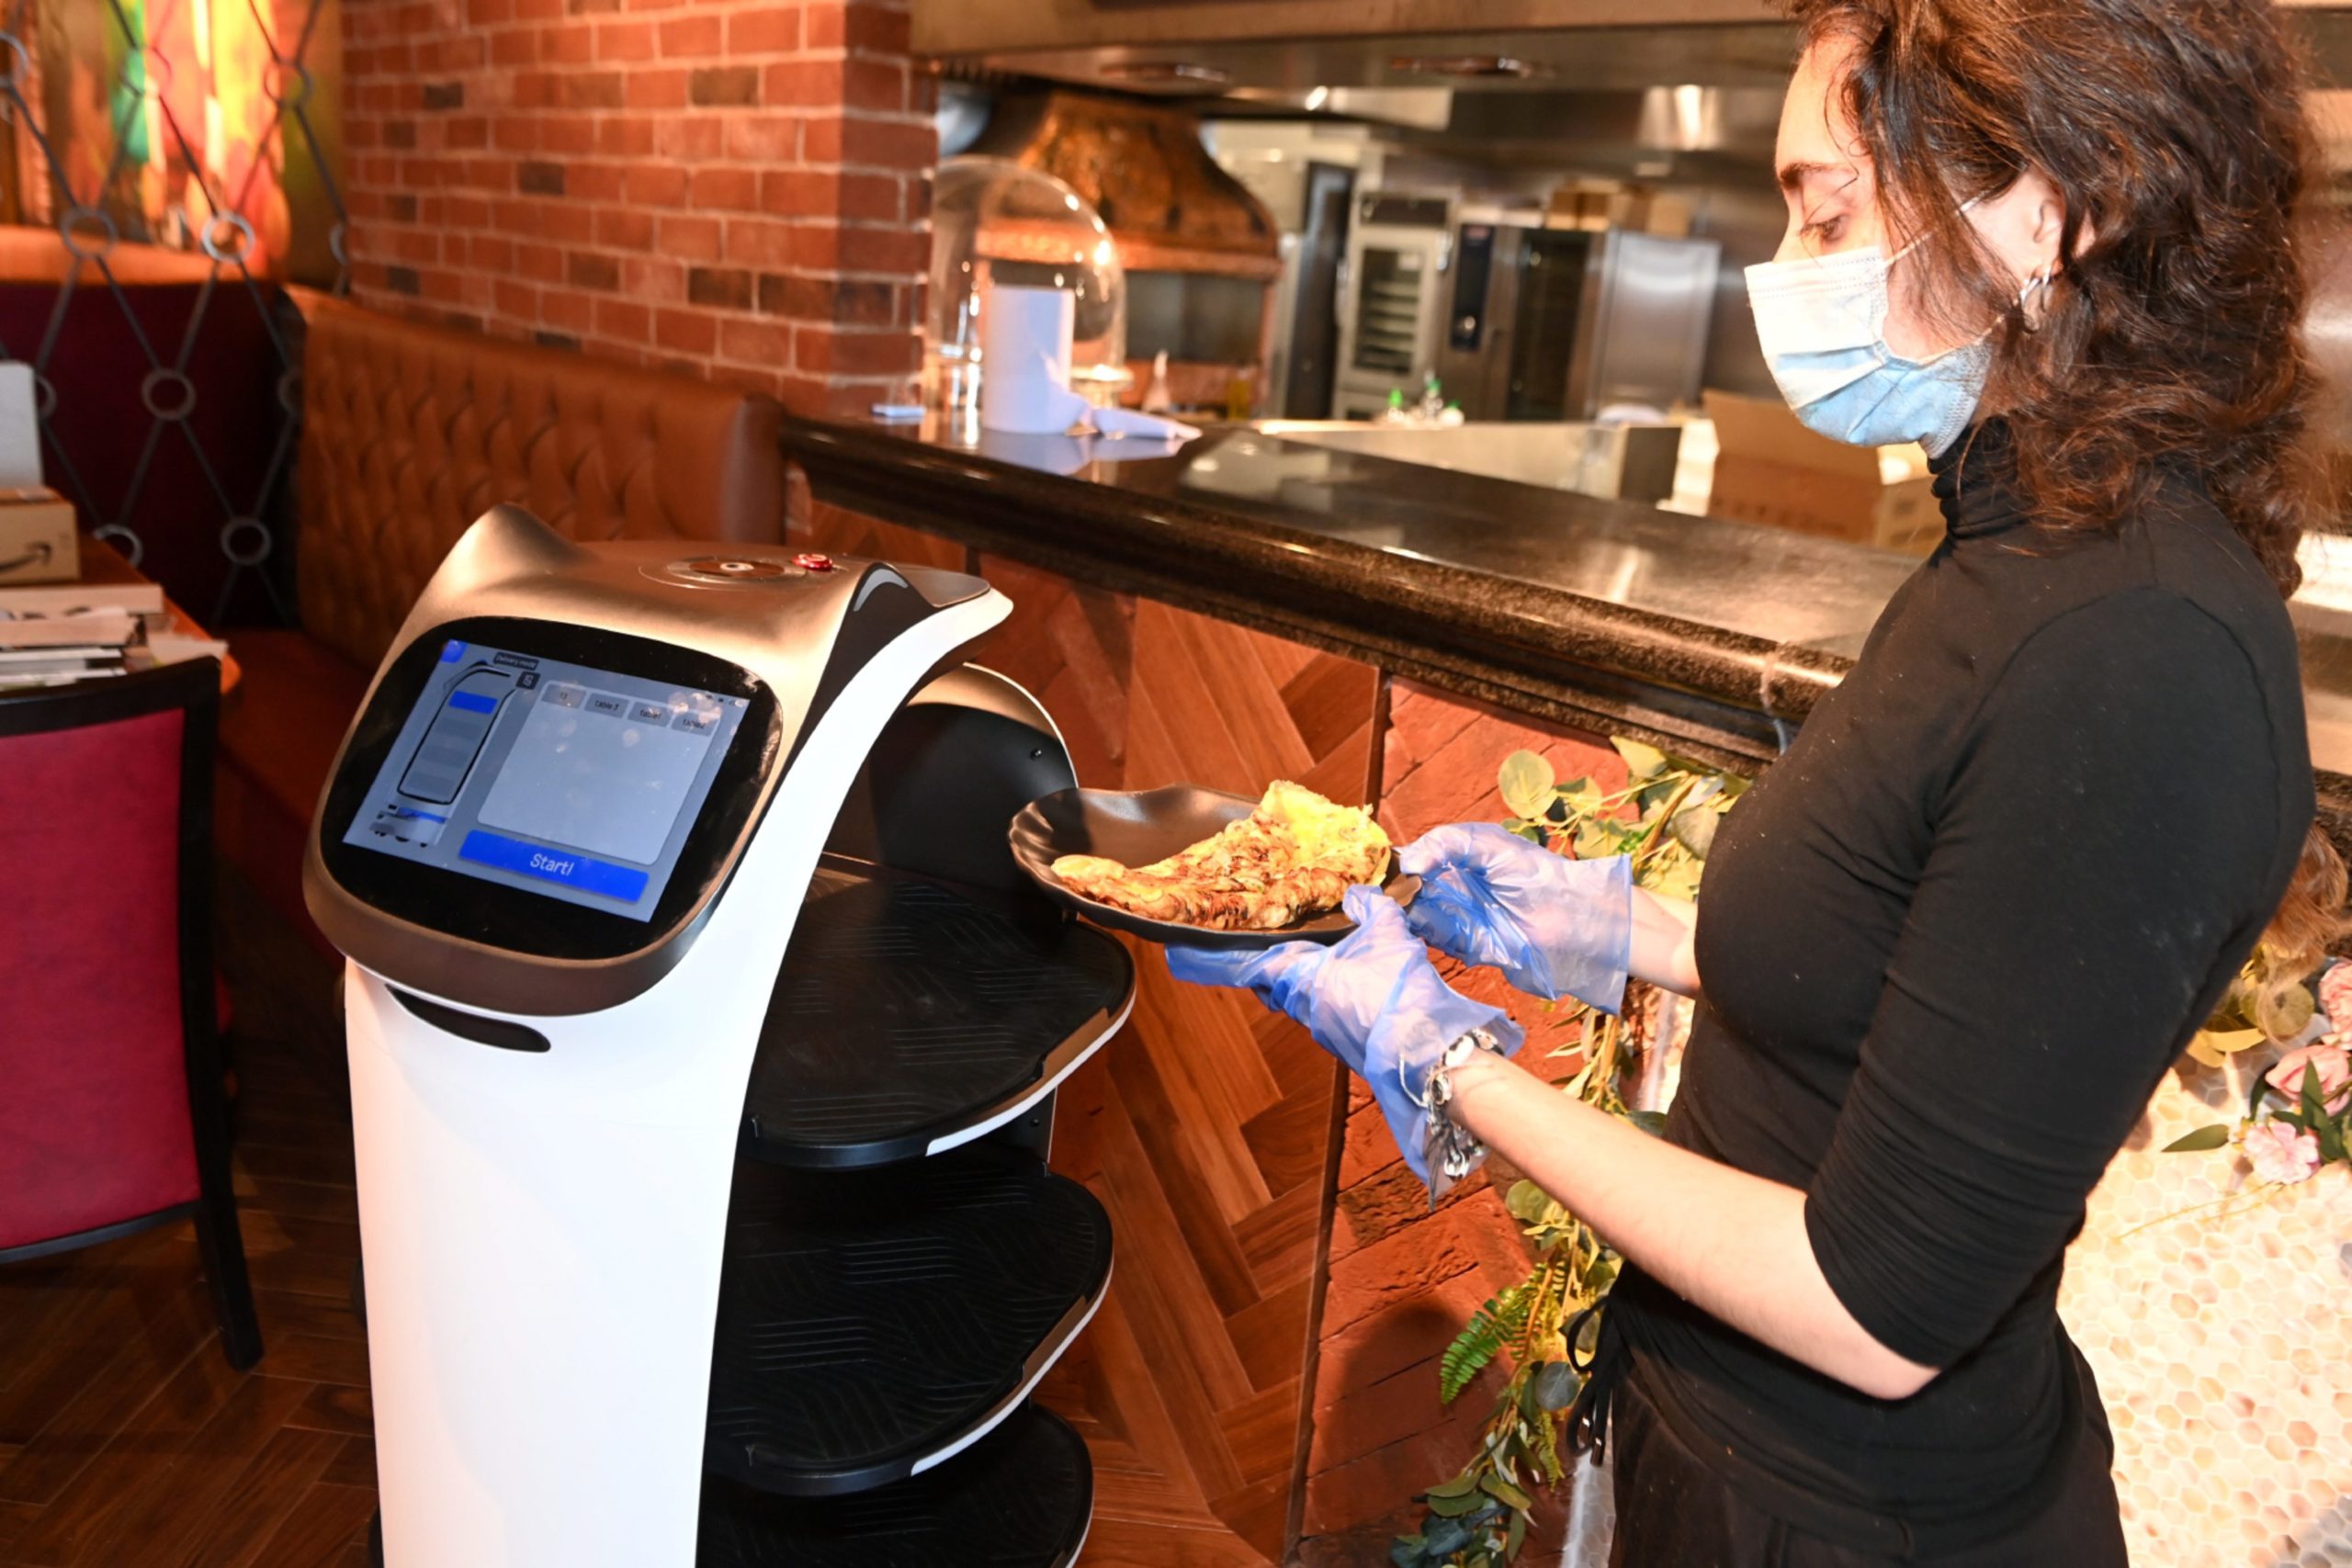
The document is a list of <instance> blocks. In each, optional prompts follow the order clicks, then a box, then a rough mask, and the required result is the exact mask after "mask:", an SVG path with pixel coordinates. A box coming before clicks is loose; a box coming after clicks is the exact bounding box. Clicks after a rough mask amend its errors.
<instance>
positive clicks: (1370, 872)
mask: <svg viewBox="0 0 2352 1568" xmlns="http://www.w3.org/2000/svg"><path fill="white" fill-rule="evenodd" d="M1053 869H1054V874H1055V875H1056V876H1057V877H1059V878H1060V879H1061V881H1062V884H1063V886H1067V887H1069V889H1070V890H1071V891H1072V892H1074V893H1077V894H1078V895H1080V897H1086V898H1091V899H1093V900H1094V901H1095V902H1096V903H1099V904H1108V905H1110V906H1112V907H1113V908H1120V909H1125V910H1127V911H1129V912H1130V913H1133V914H1137V915H1141V916H1144V917H1145V918H1146V919H1154V920H1169V921H1172V922H1175V923H1177V924H1181V925H1188V926H1201V927H1204V928H1206V929H1208V930H1210V931H1279V930H1281V929H1282V928H1283V927H1284V926H1289V925H1294V924H1295V923H1297V922H1298V921H1300V920H1303V919H1312V918H1313V917H1315V916H1317V915H1319V914H1322V913H1323V912H1325V911H1326V910H1329V909H1336V908H1339V907H1340V897H1341V896H1342V895H1343V894H1345V893H1346V892H1347V890H1348V889H1349V888H1350V887H1352V886H1356V885H1357V884H1358V883H1366V882H1371V883H1376V882H1378V881H1379V880H1380V879H1381V877H1382V875H1383V874H1385V872H1386V871H1387V869H1388V835H1387V834H1386V833H1384V832H1382V831H1381V829H1380V824H1379V823H1377V822H1374V820H1373V819H1372V814H1371V813H1370V812H1368V811H1365V810H1363V808H1362V807H1352V806H1336V805H1334V804H1332V803H1331V802H1330V801H1329V800H1326V799H1325V798H1323V796H1321V795H1317V794H1316V793H1315V792H1314V791H1313V790H1311V789H1308V788H1306V786H1305V785H1303V784H1292V783H1291V782H1289V781H1288V780H1287V779H1278V780H1276V781H1275V782H1274V783H1273V784H1271V785H1269V786H1268V787H1267V789H1266V794H1265V797H1264V798H1263V799H1261V800H1260V801H1259V802H1258V806H1257V809H1255V810H1254V811H1252V812H1250V815H1249V816H1247V817H1244V818H1239V819H1238V820H1237V821H1234V822H1229V823H1227V825H1226V826H1225V827H1224V828H1223V829H1220V830H1219V831H1217V832H1216V833H1215V834H1213V835H1211V836H1210V837H1208V838H1205V839H1203V840H1201V841H1200V842H1199V843H1197V844H1193V845H1190V846H1188V847H1186V848H1184V849H1182V850H1179V851H1177V852H1176V853H1174V854H1172V855H1170V856H1169V857H1168V858H1167V859H1165V860H1161V861H1155V862H1153V863H1151V864H1149V865H1145V866H1132V867H1130V866H1126V865H1122V864H1121V863H1119V862H1117V861H1114V860H1105V859H1103V857H1102V856H1100V855H1063V856H1062V857H1061V858H1060V859H1058V860H1057V861H1055V862H1054V867H1053Z"/></svg>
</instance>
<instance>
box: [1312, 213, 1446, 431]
mask: <svg viewBox="0 0 2352 1568" xmlns="http://www.w3.org/2000/svg"><path fill="white" fill-rule="evenodd" d="M1452 253H1453V201H1452V199H1451V198H1450V197H1443V196H1422V195H1412V194H1407V193H1402V192H1397V191H1373V192H1369V193H1366V194H1365V195H1363V196H1360V197H1357V198H1356V211H1355V222H1354V224H1353V226H1352V227H1351V229H1350V230H1349V233H1348V254H1347V268H1346V276H1345V277H1344V278H1343V280H1342V281H1341V283H1340V368H1339V374H1338V375H1336V376H1334V377H1333V378H1332V394H1331V405H1332V406H1331V412H1332V414H1333V416H1334V417H1335V418H1339V419H1371V418H1374V417H1375V416H1377V415H1378V414H1379V412H1381V410H1383V409H1385V408H1386V407H1387V406H1388V394H1389V393H1390V392H1391V391H1392V390H1396V389H1402V390H1403V391H1404V393H1405V396H1406V398H1407V399H1408V400H1410V399H1413V398H1417V397H1419V395H1420V389H1421V378H1422V377H1424V376H1426V375H1427V374H1428V373H1429V372H1430V369H1432V368H1433V367H1434V366H1435V364H1436V355H1437V349H1438V336H1439V332H1440V329H1441V327H1442V324H1443V321H1444V316H1443V311H1444V308H1445V299H1444V278H1445V275H1446V273H1447V270H1448V265H1449V261H1450V258H1451V255H1452Z"/></svg>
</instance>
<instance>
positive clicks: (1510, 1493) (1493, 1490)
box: [1478, 1475, 1535, 1514]
mask: <svg viewBox="0 0 2352 1568" xmlns="http://www.w3.org/2000/svg"><path fill="white" fill-rule="evenodd" d="M1478 1484H1479V1485H1481V1486H1483V1487H1485V1488H1486V1489H1487V1493H1488V1495H1491V1496H1493V1497H1495V1498H1496V1499H1498V1501H1500V1502H1504V1503H1508V1504H1510V1506H1512V1507H1514V1508H1516V1509H1518V1510H1519V1511H1520V1512H1521V1513H1522V1514H1523V1513H1526V1512H1527V1511H1528V1510H1529V1509H1531V1508H1532V1507H1534V1506H1535V1499H1534V1498H1532V1497H1530V1496H1529V1495H1527V1494H1526V1493H1524V1492H1521V1490H1520V1489H1519V1488H1518V1487H1516V1486H1513V1485H1512V1484H1511V1483H1510V1482H1508V1481H1505V1480H1504V1479H1503V1478H1502V1477H1501V1476H1499V1475H1489V1476H1487V1478H1486V1479H1485V1480H1484V1481H1481V1482H1480V1483H1478Z"/></svg>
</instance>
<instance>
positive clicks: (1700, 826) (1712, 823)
mask: <svg viewBox="0 0 2352 1568" xmlns="http://www.w3.org/2000/svg"><path fill="white" fill-rule="evenodd" d="M1722 821H1723V818H1720V817H1718V816H1716V815H1715V814H1714V813H1713V812H1712V811H1693V810H1691V809H1689V808H1687V807H1686V808H1684V809H1683V810H1680V811H1678V812H1676V813H1675V814H1674V815H1673V816H1672V817H1671V818H1668V820H1667V824H1666V830H1667V831H1668V832H1669V833H1671V834H1673V835H1674V838H1675V841H1676V842H1677V843H1679V844H1680V845H1681V846H1682V847H1683V848H1684V849H1686V850H1689V851H1690V852H1691V853H1692V854H1694V855H1697V856H1698V857H1699V858H1700V859H1701V860H1705V859H1706V858H1707V852H1708V851H1709V850H1711V849H1713V848H1714V844H1715V829H1716V828H1717V827H1718V826H1719V825H1720V824H1721V823H1722Z"/></svg>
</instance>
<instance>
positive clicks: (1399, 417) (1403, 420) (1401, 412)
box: [1380, 387, 1412, 424]
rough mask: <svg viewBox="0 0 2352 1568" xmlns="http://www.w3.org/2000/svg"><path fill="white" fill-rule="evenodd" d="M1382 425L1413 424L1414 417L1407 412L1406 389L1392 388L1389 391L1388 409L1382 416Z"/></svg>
mask: <svg viewBox="0 0 2352 1568" xmlns="http://www.w3.org/2000/svg"><path fill="white" fill-rule="evenodd" d="M1380 423H1383V424H1409V423H1412V416H1411V415H1410V414H1408V413H1407V412H1405V389H1404V388H1402V387H1391V388H1389V389H1388V407H1387V409H1386V410H1385V412H1382V414H1381V416H1380Z"/></svg>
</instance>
